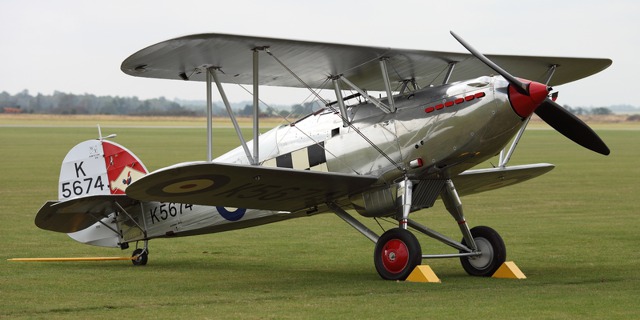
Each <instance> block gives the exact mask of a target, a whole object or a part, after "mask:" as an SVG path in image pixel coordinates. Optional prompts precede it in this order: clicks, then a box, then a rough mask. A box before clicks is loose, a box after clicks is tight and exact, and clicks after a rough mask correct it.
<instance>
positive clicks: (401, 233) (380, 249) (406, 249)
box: [373, 228, 422, 280]
mask: <svg viewBox="0 0 640 320" xmlns="http://www.w3.org/2000/svg"><path fill="white" fill-rule="evenodd" d="M373 262H374V264H375V266H376V270H377V271H378V274H379V275H380V277H382V279H385V280H404V279H406V278H407V277H408V276H409V274H410V273H411V271H413V269H414V268H415V267H416V266H417V265H419V264H420V263H421V262H422V249H421V248H420V242H418V239H417V238H416V236H414V235H413V233H411V232H409V231H407V230H404V229H400V228H395V229H391V230H387V231H386V232H385V233H383V234H382V236H380V239H378V242H377V243H376V248H375V251H374V253H373Z"/></svg>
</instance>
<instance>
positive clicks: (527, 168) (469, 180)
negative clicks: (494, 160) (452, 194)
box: [452, 163, 555, 196]
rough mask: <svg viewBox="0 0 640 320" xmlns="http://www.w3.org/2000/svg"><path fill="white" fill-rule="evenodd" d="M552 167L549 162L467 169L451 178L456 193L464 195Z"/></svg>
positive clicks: (501, 184)
mask: <svg viewBox="0 0 640 320" xmlns="http://www.w3.org/2000/svg"><path fill="white" fill-rule="evenodd" d="M554 167H555V166H554V165H552V164H549V163H536V164H526V165H519V166H510V167H504V168H500V167H498V168H489V169H478V170H467V171H465V172H463V173H461V174H460V175H458V176H457V177H455V178H453V179H452V180H453V183H454V184H455V186H456V189H457V191H458V194H459V195H460V196H465V195H470V194H474V193H480V192H485V191H489V190H494V189H498V188H503V187H507V186H510V185H513V184H516V183H520V182H523V181H527V180H529V179H533V178H535V177H537V176H540V175H543V174H545V173H547V172H549V171H551V170H552V169H553V168H554Z"/></svg>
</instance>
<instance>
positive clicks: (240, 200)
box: [127, 162, 378, 212]
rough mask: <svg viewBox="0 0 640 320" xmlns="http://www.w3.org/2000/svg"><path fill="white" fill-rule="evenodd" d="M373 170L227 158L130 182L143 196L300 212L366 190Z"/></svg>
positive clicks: (143, 198) (132, 192) (135, 193)
mask: <svg viewBox="0 0 640 320" xmlns="http://www.w3.org/2000/svg"><path fill="white" fill-rule="evenodd" d="M377 181H378V179H377V178H376V177H371V176H358V175H349V174H340V173H327V172H315V171H307V170H293V169H284V168H269V167H260V166H244V165H233V164H222V163H211V162H202V163H189V164H184V165H178V166H172V167H169V168H165V169H161V170H159V171H156V172H153V173H151V174H148V175H146V176H144V177H142V178H140V179H139V180H137V181H135V182H134V183H132V184H131V185H130V186H129V187H127V195H128V196H129V197H131V198H134V199H137V200H141V201H161V202H177V203H190V204H198V205H209V206H222V207H236V208H248V209H264V210H282V211H290V212H296V211H299V210H304V209H308V208H313V207H316V206H318V205H321V204H324V203H327V202H331V201H334V200H337V199H340V198H343V197H345V196H348V195H350V194H353V193H357V192H361V191H362V190H364V189H365V188H367V187H369V186H371V185H372V184H374V183H376V182H377Z"/></svg>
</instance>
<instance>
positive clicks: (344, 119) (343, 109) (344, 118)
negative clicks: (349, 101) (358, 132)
mask: <svg viewBox="0 0 640 320" xmlns="http://www.w3.org/2000/svg"><path fill="white" fill-rule="evenodd" d="M331 82H333V88H334V90H335V92H336V101H337V102H338V108H340V114H341V115H342V116H341V117H340V118H342V126H343V127H348V126H349V119H348V115H347V108H346V107H345V106H344V98H342V90H341V89H340V82H338V77H331Z"/></svg>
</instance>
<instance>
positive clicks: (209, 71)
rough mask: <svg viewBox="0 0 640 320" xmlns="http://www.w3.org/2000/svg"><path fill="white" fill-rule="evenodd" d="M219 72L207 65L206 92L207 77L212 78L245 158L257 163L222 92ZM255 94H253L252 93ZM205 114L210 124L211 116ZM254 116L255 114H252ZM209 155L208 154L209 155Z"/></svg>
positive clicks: (208, 80)
mask: <svg viewBox="0 0 640 320" xmlns="http://www.w3.org/2000/svg"><path fill="white" fill-rule="evenodd" d="M218 72H219V68H216V67H209V68H207V83H208V85H207V90H208V91H207V92H209V91H210V90H211V89H210V81H211V79H209V78H213V81H215V83H216V86H217V87H218V92H219V93H220V96H221V97H222V102H223V103H224V106H225V108H226V109H227V113H228V114H229V118H231V123H233V128H234V129H235V130H236V135H237V136H238V139H240V144H241V145H242V149H244V153H245V154H246V155H247V159H248V160H249V163H251V164H253V165H255V164H257V162H254V157H252V156H251V152H250V151H249V147H248V146H247V142H246V141H245V140H244V136H243V135H242V131H241V130H240V126H239V125H238V121H237V120H236V116H235V115H234V114H233V110H231V104H230V103H229V99H227V94H226V93H225V92H224V88H222V84H221V83H220V79H218V74H217V73H218ZM207 96H209V97H210V96H211V95H210V94H209V93H207ZM254 96H255V95H254ZM208 103H209V100H207V104H208ZM207 116H208V117H209V119H207V121H208V124H210V120H211V116H210V115H208V114H207ZM254 117H255V116H254ZM208 128H209V126H208V125H207V129H208ZM208 135H209V139H211V133H210V132H208ZM254 145H257V143H254ZM210 148H211V141H209V150H210ZM209 152H211V151H209ZM209 157H210V156H209ZM207 160H208V161H209V162H211V158H208V159H207Z"/></svg>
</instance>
